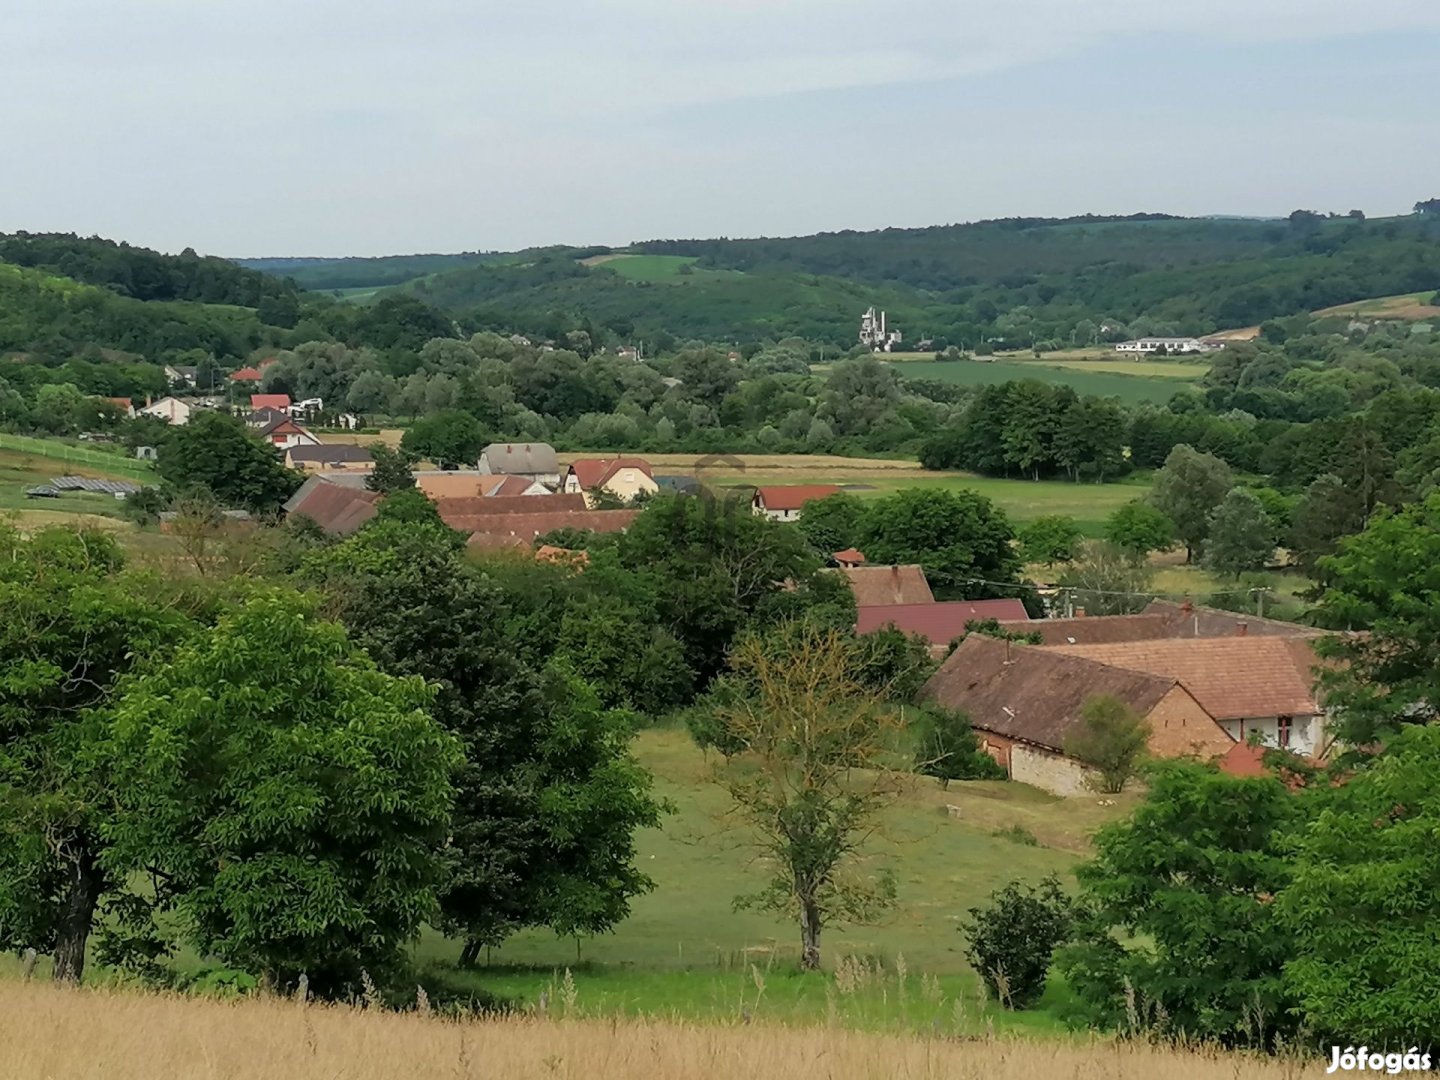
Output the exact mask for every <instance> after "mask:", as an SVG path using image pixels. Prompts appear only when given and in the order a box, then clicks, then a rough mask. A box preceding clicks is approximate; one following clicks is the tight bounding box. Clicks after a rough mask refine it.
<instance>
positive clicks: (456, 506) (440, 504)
mask: <svg viewBox="0 0 1440 1080" xmlns="http://www.w3.org/2000/svg"><path fill="white" fill-rule="evenodd" d="M433 501H434V503H435V509H436V511H437V512H438V513H439V514H440V518H441V520H442V521H444V522H445V524H446V525H449V526H450V528H452V529H454V530H455V531H456V532H465V533H474V532H485V531H486V530H488V529H490V528H491V527H492V526H495V525H496V524H497V519H499V518H503V517H510V516H511V515H514V514H524V515H526V516H527V517H534V516H548V515H556V514H572V515H573V514H581V513H584V511H585V499H584V497H583V496H581V495H578V494H576V495H550V494H547V495H546V496H545V497H544V498H543V499H536V498H533V497H532V496H529V495H498V496H497V495H477V496H471V497H468V498H440V499H435V500H433Z"/></svg>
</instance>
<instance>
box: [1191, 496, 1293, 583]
mask: <svg viewBox="0 0 1440 1080" xmlns="http://www.w3.org/2000/svg"><path fill="white" fill-rule="evenodd" d="M1209 534H1210V535H1209V539H1207V540H1206V542H1205V556H1204V562H1205V567H1206V569H1208V570H1213V571H1214V572H1215V573H1217V574H1223V575H1225V576H1227V577H1231V578H1238V577H1239V576H1240V575H1241V574H1243V573H1245V572H1247V571H1250V570H1261V569H1263V568H1264V566H1265V564H1266V563H1267V562H1269V561H1270V557H1271V556H1272V555H1273V554H1274V553H1275V523H1274V521H1272V520H1271V519H1270V516H1269V515H1268V514H1266V513H1265V507H1264V506H1263V505H1262V504H1261V502H1260V500H1259V498H1257V497H1256V496H1255V494H1254V493H1253V492H1251V491H1249V490H1248V489H1246V488H1239V487H1237V488H1234V489H1232V490H1231V492H1230V494H1228V495H1226V496H1225V498H1224V499H1223V500H1221V502H1220V505H1219V506H1217V507H1215V509H1214V510H1212V511H1210V520H1209Z"/></svg>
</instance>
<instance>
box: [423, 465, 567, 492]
mask: <svg viewBox="0 0 1440 1080" xmlns="http://www.w3.org/2000/svg"><path fill="white" fill-rule="evenodd" d="M415 486H416V487H417V488H419V489H420V490H421V491H422V492H424V493H425V494H426V495H428V496H429V497H430V498H432V499H469V498H476V497H480V496H486V497H491V496H504V497H509V496H512V495H530V496H536V495H549V494H550V493H551V492H550V489H549V488H547V487H546V486H545V485H544V484H540V483H536V482H535V481H534V480H530V479H527V478H526V477H523V476H501V475H496V474H494V473H482V472H478V471H476V470H475V469H451V470H443V469H436V470H433V471H432V470H423V471H421V472H417V473H415Z"/></svg>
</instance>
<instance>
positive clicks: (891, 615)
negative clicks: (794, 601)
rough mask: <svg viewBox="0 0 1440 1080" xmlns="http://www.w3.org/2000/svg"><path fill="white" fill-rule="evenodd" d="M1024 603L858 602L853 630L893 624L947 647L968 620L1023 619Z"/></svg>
mask: <svg viewBox="0 0 1440 1080" xmlns="http://www.w3.org/2000/svg"><path fill="white" fill-rule="evenodd" d="M1024 616H1025V605H1024V604H1022V603H1021V602H1020V601H1019V600H1013V599H1012V600H942V601H938V602H937V601H934V600H932V601H931V602H930V603H928V604H927V603H918V604H877V605H873V606H864V605H862V606H860V607H858V608H857V609H856V613H855V632H856V633H857V634H872V633H874V632H875V631H876V630H884V629H885V628H886V627H894V628H895V629H896V630H899V631H901V632H902V633H906V634H911V635H914V636H916V637H922V638H924V639H925V640H926V641H928V642H929V643H930V647H931V648H932V649H945V648H948V647H949V645H950V643H951V642H952V641H955V640H956V639H957V638H962V637H964V636H965V633H966V631H965V628H966V626H968V625H969V624H970V623H972V622H984V621H986V620H987V619H996V620H999V619H1006V620H1011V621H1013V620H1016V619H1023V618H1024Z"/></svg>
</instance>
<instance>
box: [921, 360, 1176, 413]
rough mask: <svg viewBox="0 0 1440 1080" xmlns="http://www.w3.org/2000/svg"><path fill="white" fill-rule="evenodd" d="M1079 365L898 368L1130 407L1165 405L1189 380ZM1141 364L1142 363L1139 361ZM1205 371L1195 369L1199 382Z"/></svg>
mask: <svg viewBox="0 0 1440 1080" xmlns="http://www.w3.org/2000/svg"><path fill="white" fill-rule="evenodd" d="M1122 362H1123V361H1122ZM1084 363H1085V365H1086V366H1085V368H1084V369H1083V370H1082V369H1080V368H1079V362H1071V363H1069V364H1066V365H1064V366H1052V365H1051V364H1047V363H1045V362H1044V361H1036V360H996V361H993V362H992V361H983V360H943V361H940V362H938V363H936V362H934V361H932V362H931V363H928V364H917V363H902V364H897V365H896V366H895V370H896V372H897V373H898V374H899V375H900V376H901V377H902V378H907V379H936V380H938V381H940V382H949V383H956V384H958V385H960V386H993V385H994V384H996V383H1003V382H1011V381H1013V380H1015V379H1040V380H1042V381H1044V382H1052V383H1062V384H1064V385H1066V386H1070V387H1073V388H1074V390H1075V392H1076V393H1079V394H1094V395H1095V396H1097V397H1116V398H1119V399H1120V400H1121V401H1123V402H1125V403H1126V404H1130V405H1135V404H1140V403H1142V402H1151V403H1153V404H1157V405H1159V404H1164V403H1165V402H1167V401H1169V400H1170V399H1171V398H1172V397H1173V396H1174V395H1175V394H1176V393H1177V392H1178V391H1180V390H1182V389H1184V387H1185V385H1186V382H1187V380H1185V379H1180V378H1176V377H1174V376H1173V375H1169V376H1157V375H1139V374H1121V373H1116V372H1108V371H1091V370H1089V363H1090V362H1089V361H1086V362H1084ZM1136 363H1137V364H1139V363H1141V362H1139V361H1137V362H1136ZM1202 374H1204V372H1203V371H1202V370H1201V369H1200V368H1198V367H1197V368H1196V369H1195V374H1194V377H1195V378H1196V379H1198V378H1199V377H1200V376H1201V375H1202Z"/></svg>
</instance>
